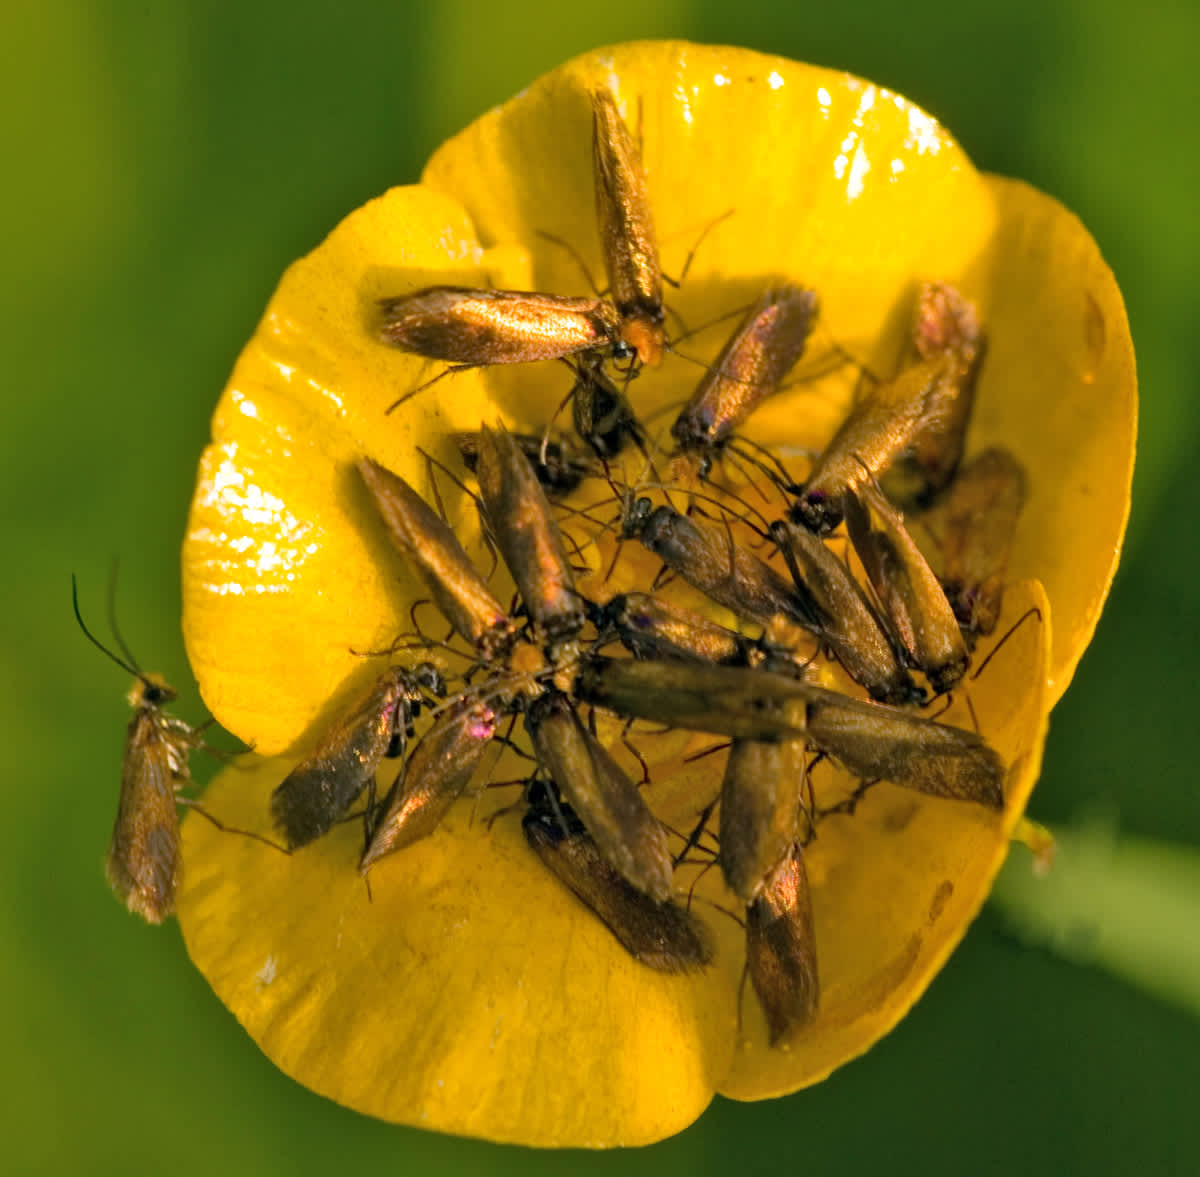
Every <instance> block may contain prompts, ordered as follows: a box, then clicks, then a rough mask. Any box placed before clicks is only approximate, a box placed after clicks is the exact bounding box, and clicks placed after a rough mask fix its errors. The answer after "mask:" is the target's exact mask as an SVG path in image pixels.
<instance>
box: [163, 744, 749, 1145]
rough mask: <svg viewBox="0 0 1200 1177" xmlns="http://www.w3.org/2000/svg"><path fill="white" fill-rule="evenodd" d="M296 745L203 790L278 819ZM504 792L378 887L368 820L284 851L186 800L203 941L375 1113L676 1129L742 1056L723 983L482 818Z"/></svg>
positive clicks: (228, 975) (457, 1127) (496, 1128)
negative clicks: (631, 942) (642, 948)
mask: <svg viewBox="0 0 1200 1177" xmlns="http://www.w3.org/2000/svg"><path fill="white" fill-rule="evenodd" d="M291 766H292V762H291V761H286V760H278V759H270V760H259V759H257V758H250V759H247V760H245V761H243V762H241V763H238V764H236V765H234V766H233V767H231V768H229V769H227V770H226V771H225V772H224V773H223V774H222V775H221V776H220V777H219V778H218V779H217V780H216V781H215V782H214V784H213V785H212V786H211V787H210V788H209V790H208V792H207V793H206V794H205V806H206V807H207V808H209V809H211V810H212V811H213V812H214V813H215V814H218V815H219V816H220V819H221V820H222V821H223V822H225V823H226V824H228V825H231V826H235V827H238V828H240V829H243V830H252V831H256V832H258V833H261V834H263V835H264V836H270V835H271V830H270V825H269V822H268V821H267V817H266V814H267V798H268V795H269V793H270V790H271V789H272V788H274V787H275V786H276V785H278V784H279V783H280V781H281V780H283V778H284V776H285V775H286V774H287V772H288V771H289V769H290V768H291ZM509 767H510V768H511V767H512V765H509ZM503 773H504V770H503V769H501V770H498V773H497V775H503ZM494 796H495V795H493V798H489V799H485V801H484V804H483V807H482V809H481V812H480V813H479V815H478V816H477V819H476V820H475V821H474V823H472V811H471V806H470V805H469V804H464V805H461V806H459V807H458V808H456V809H455V810H454V811H453V813H452V814H451V816H450V818H449V819H448V820H447V821H446V822H445V823H444V825H443V826H442V827H440V828H439V829H438V830H437V831H436V833H435V834H434V835H433V836H432V837H430V838H428V839H426V840H425V841H423V842H421V843H419V844H418V845H416V846H412V847H409V848H408V849H407V850H405V851H404V852H403V853H400V854H396V855H393V856H392V857H390V858H387V859H385V860H383V861H382V862H380V863H379V864H378V865H377V866H376V868H375V869H374V871H373V872H372V874H371V895H370V896H368V893H367V889H366V886H365V884H364V883H363V881H362V879H361V878H359V875H358V871H357V869H356V865H357V861H358V856H359V854H360V852H361V850H362V832H361V829H360V827H359V826H358V825H357V824H355V823H352V824H350V825H343V826H341V827H339V828H338V829H336V830H335V831H334V832H333V833H332V834H329V835H327V836H326V837H325V838H324V839H322V840H321V842H319V843H317V844H315V845H313V846H311V847H307V848H305V849H303V850H299V851H297V852H296V853H294V854H293V855H291V856H288V855H285V854H283V853H282V852H280V851H278V850H274V849H272V848H270V847H268V846H265V845H264V844H263V843H262V842H258V841H254V840H252V839H250V838H245V837H240V836H238V835H236V834H230V833H223V832H221V831H220V830H217V829H215V828H214V827H213V826H212V825H211V824H210V823H208V822H206V821H204V820H203V819H202V818H199V817H196V816H194V815H193V816H192V817H190V818H188V819H187V820H186V821H185V822H184V831H183V840H184V857H185V861H186V863H187V872H186V877H185V880H184V885H183V888H182V892H181V894H180V896H179V916H180V922H181V923H182V925H183V928H184V932H185V935H186V938H187V946H188V951H189V953H190V954H191V956H192V959H193V961H195V963H196V966H197V967H198V968H199V969H200V970H201V971H202V972H203V973H204V974H205V976H206V977H207V978H208V980H209V982H210V984H211V985H212V986H213V988H214V989H215V990H216V992H217V995H218V996H219V997H220V998H221V1000H222V1001H224V1002H225V1004H226V1005H228V1006H229V1008H230V1009H232V1010H233V1011H234V1012H235V1013H236V1014H237V1017H238V1019H239V1020H240V1021H241V1023H242V1024H243V1025H244V1026H245V1028H246V1030H247V1032H248V1033H249V1034H250V1035H251V1037H252V1038H253V1039H254V1040H255V1041H256V1042H257V1043H258V1044H259V1046H260V1047H261V1048H262V1049H263V1051H264V1052H265V1053H266V1054H267V1056H268V1057H269V1058H271V1059H272V1061H273V1062H275V1063H276V1065H277V1066H279V1067H280V1069H281V1070H283V1071H285V1072H286V1073H287V1074H289V1075H291V1076H292V1077H293V1078H295V1079H297V1080H299V1081H300V1082H301V1083H303V1084H304V1085H305V1086H307V1087H310V1088H312V1089H313V1090H314V1091H317V1092H320V1093H321V1094H322V1095H325V1096H328V1097H329V1098H330V1099H333V1100H336V1101H337V1102H339V1103H343V1104H346V1105H347V1106H349V1107H352V1108H355V1109H356V1110H358V1111H360V1112H365V1113H367V1114H368V1115H373V1116H378V1117H379V1118H380V1119H384V1120H393V1121H396V1122H397V1123H404V1124H413V1125H419V1126H422V1127H426V1128H434V1129H437V1130H439V1131H442V1132H454V1133H460V1134H462V1135H466V1136H484V1137H487V1138H489V1139H492V1140H502V1141H515V1142H520V1143H524V1144H535V1145H544V1146H552V1145H554V1146H566V1145H571V1146H577V1147H597V1146H614V1145H634V1144H645V1143H648V1142H649V1141H653V1140H658V1139H661V1138H662V1137H664V1136H669V1135H671V1134H673V1133H675V1132H678V1131H679V1130H680V1129H681V1128H684V1127H685V1126H686V1125H688V1124H690V1123H691V1122H692V1121H693V1120H694V1119H695V1118H696V1117H697V1116H698V1115H699V1114H700V1113H701V1112H702V1111H703V1110H704V1108H705V1107H706V1106H707V1104H708V1102H709V1100H710V1099H711V1098H712V1093H713V1091H714V1089H715V1088H716V1086H717V1083H718V1082H719V1081H720V1079H721V1077H722V1076H723V1075H724V1074H725V1072H726V1071H727V1070H728V1068H729V1059H730V1056H731V1053H732V1050H733V1046H734V1035H733V1026H734V1021H735V1014H734V996H733V991H732V986H730V985H723V986H722V985H714V984H713V983H712V974H699V975H689V976H664V975H662V974H660V973H656V972H653V971H651V970H650V969H648V968H645V967H644V966H642V965H640V964H638V963H637V962H636V961H634V960H633V959H632V958H631V957H630V956H629V955H628V954H627V953H626V952H625V951H624V950H623V949H622V948H620V946H619V945H617V943H616V941H615V940H613V939H612V937H611V936H610V934H609V933H608V931H607V930H606V929H605V928H604V926H603V925H602V924H601V923H600V922H599V921H598V920H597V919H595V917H594V916H592V915H591V913H590V912H589V911H587V910H586V909H585V908H584V907H583V906H582V905H581V904H580V903H579V902H578V901H577V900H576V899H575V898H574V897H573V896H572V895H571V894H570V893H569V892H567V891H566V890H565V889H564V888H563V887H562V885H561V884H559V883H558V882H557V881H556V880H555V879H554V878H553V876H551V875H550V874H549V872H547V871H545V870H544V869H542V867H541V866H540V864H538V862H537V860H536V858H535V857H534V855H533V852H532V851H531V850H530V849H529V848H528V847H527V846H526V845H525V840H524V837H523V836H522V833H521V820H520V815H519V814H517V813H515V812H510V813H508V814H507V815H506V816H504V817H502V818H500V819H499V820H498V821H497V822H496V823H495V824H494V825H493V826H492V827H491V828H490V829H489V828H488V823H487V821H486V815H487V813H488V811H489V809H494V808H495V807H496V805H497V804H498V802H497V801H496V800H495V799H494ZM504 800H505V801H507V802H511V801H512V800H513V796H512V791H511V790H509V791H508V796H507V798H505V799H504Z"/></svg>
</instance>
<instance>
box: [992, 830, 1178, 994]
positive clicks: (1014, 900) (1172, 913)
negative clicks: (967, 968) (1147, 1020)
mask: <svg viewBox="0 0 1200 1177" xmlns="http://www.w3.org/2000/svg"><path fill="white" fill-rule="evenodd" d="M1053 833H1054V836H1055V839H1056V841H1057V852H1056V854H1055V856H1054V864H1053V867H1052V868H1051V869H1050V870H1049V871H1048V872H1045V873H1040V872H1038V871H1035V870H1034V867H1033V863H1032V861H1031V859H1030V855H1029V852H1028V851H1027V850H1026V849H1025V848H1024V847H1023V846H1018V845H1016V844H1014V845H1013V848H1012V850H1011V852H1010V853H1009V858H1008V862H1007V863H1006V864H1005V866H1004V869H1003V871H1002V872H1001V874H1000V878H999V879H998V880H997V883H996V888H995V890H994V891H993V893H992V903H993V905H994V906H995V908H996V909H997V910H999V911H1000V913H1001V914H1002V915H1003V917H1004V918H1005V919H1006V920H1007V921H1008V922H1009V924H1010V925H1011V927H1012V929H1013V930H1014V931H1015V932H1016V934H1017V935H1018V936H1020V937H1021V938H1022V939H1024V940H1027V941H1029V942H1030V943H1032V944H1037V945H1040V946H1043V947H1046V948H1049V949H1050V950H1051V951H1052V952H1056V953H1058V954H1059V955H1061V956H1063V957H1064V958H1065V959H1067V960H1069V961H1072V962H1073V963H1075V964H1080V965H1090V966H1095V967H1098V968H1103V969H1107V970H1108V971H1109V972H1111V973H1113V974H1115V975H1116V976H1118V977H1120V978H1122V979H1123V980H1125V981H1128V982H1130V983H1131V984H1134V985H1136V986H1138V988H1140V989H1142V990H1144V991H1145V992H1146V993H1149V994H1151V995H1153V996H1155V997H1159V998H1161V999H1163V1000H1165V1001H1168V1002H1170V1003H1171V1004H1173V1005H1177V1006H1180V1007H1182V1008H1183V1009H1186V1010H1188V1011H1189V1012H1191V1013H1193V1014H1196V1015H1200V850H1197V849H1196V848H1195V847H1191V846H1183V845H1176V844H1172V843H1169V842H1156V841H1153V840H1151V839H1148V838H1137V837H1130V836H1127V835H1124V834H1121V833H1120V832H1119V831H1118V830H1117V828H1116V823H1115V822H1114V821H1111V820H1109V821H1105V820H1101V819H1095V818H1093V819H1091V820H1088V821H1085V822H1082V823H1081V824H1079V825H1078V826H1076V827H1074V828H1062V829H1055V830H1054V831H1053Z"/></svg>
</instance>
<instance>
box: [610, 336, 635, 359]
mask: <svg viewBox="0 0 1200 1177" xmlns="http://www.w3.org/2000/svg"><path fill="white" fill-rule="evenodd" d="M612 358H613V359H614V360H616V361H621V360H636V359H637V348H636V347H634V346H633V344H632V343H626V342H625V340H623V339H618V340H616V341H615V342H614V343H613V345H612Z"/></svg>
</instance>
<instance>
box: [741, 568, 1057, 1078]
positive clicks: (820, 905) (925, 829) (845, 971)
mask: <svg viewBox="0 0 1200 1177" xmlns="http://www.w3.org/2000/svg"><path fill="white" fill-rule="evenodd" d="M1034 607H1036V608H1038V609H1040V610H1041V613H1042V616H1041V618H1040V619H1038V618H1037V617H1036V616H1035V617H1031V618H1030V620H1029V621H1027V622H1025V623H1024V624H1022V625H1021V627H1020V628H1019V629H1017V630H1016V631H1015V632H1014V633H1013V635H1012V637H1011V638H1009V639H1008V641H1007V642H1004V644H1003V646H1002V647H1001V648H1000V649H999V650H998V652H997V654H996V657H995V659H994V660H993V661H992V662H990V663H989V664H988V665H987V666H986V667H984V669H983V673H982V674H981V675H980V676H979V678H978V679H977V680H975V681H970V680H968V683H967V686H966V688H965V690H961V689H960V691H959V692H958V694H959V696H960V698H959V700H958V701H956V703H955V706H954V708H953V709H952V710H951V711H950V712H949V713H948V714H947V715H945V716H944V717H942V720H941V722H945V723H953V724H955V725H957V726H959V727H970V725H971V720H970V713H969V711H968V709H967V707H966V704H965V701H964V700H963V699H962V696H963V695H965V694H969V695H970V698H971V703H972V705H973V707H974V710H975V712H976V714H978V716H979V724H980V729H981V732H982V734H983V735H984V737H985V738H986V739H987V741H988V743H990V744H991V745H992V746H993V747H994V748H995V749H996V750H997V751H998V752H999V753H1000V755H1001V757H1002V758H1003V759H1004V762H1005V764H1006V765H1007V766H1008V777H1007V780H1006V783H1005V788H1004V796H1005V807H1004V812H1003V814H994V813H990V812H987V811H985V810H983V809H982V808H981V807H979V806H976V805H971V804H966V803H956V802H951V801H945V800H941V799H939V798H935V797H926V796H923V795H921V794H918V793H913V792H911V791H906V790H903V789H899V788H896V787H895V786H892V785H880V786H877V787H876V789H875V790H873V791H872V792H869V793H868V794H867V796H866V798H864V800H863V801H862V802H861V803H860V804H859V806H858V808H857V810H856V812H855V814H854V816H853V817H843V816H838V815H835V816H832V817H829V818H827V819H825V821H824V822H822V823H821V824H819V825H818V828H817V837H816V838H815V840H814V841H813V842H811V843H810V844H809V846H808V848H807V849H806V850H805V862H806V865H807V869H808V878H809V886H810V888H811V891H812V904H813V913H814V918H815V921H816V940H817V960H818V970H819V973H820V979H821V1005H820V1008H819V1010H818V1013H817V1016H816V1018H815V1020H814V1021H813V1022H812V1023H810V1024H809V1025H808V1026H806V1027H804V1029H803V1030H802V1031H800V1033H799V1034H797V1035H796V1037H795V1038H794V1039H793V1040H792V1041H791V1042H790V1043H789V1044H788V1046H787V1048H786V1049H784V1050H779V1049H772V1048H771V1047H769V1046H768V1045H767V1037H766V1024H765V1021H764V1019H763V1017H762V1015H761V1013H760V1011H759V1010H758V1009H757V1008H756V1007H754V1006H753V1003H751V1002H746V1003H745V1005H744V1007H743V1010H742V1016H743V1028H744V1031H745V1037H744V1039H743V1041H742V1044H741V1049H740V1051H739V1053H738V1054H737V1056H736V1058H735V1061H734V1066H733V1069H732V1071H731V1073H730V1075H729V1077H728V1078H727V1079H726V1080H725V1081H724V1082H722V1083H721V1085H720V1088H719V1090H720V1091H721V1093H722V1094H723V1095H729V1096H732V1097H733V1098H735V1099H765V1098H767V1097H770V1096H775V1095H784V1094H786V1093H787V1092H790V1091H795V1090H797V1089H798V1088H800V1087H807V1086H808V1085H809V1084H812V1083H816V1082H818V1081H819V1080H821V1079H823V1078H825V1076H826V1075H828V1074H829V1073H830V1072H831V1071H833V1070H835V1069H836V1068H837V1067H839V1066H841V1065H842V1064H843V1063H846V1062H848V1061H849V1060H850V1059H852V1058H855V1057H856V1056H857V1055H860V1054H862V1053H863V1051H865V1050H867V1049H868V1048H869V1047H871V1046H872V1045H874V1043H875V1042H877V1041H878V1040H879V1039H880V1038H881V1037H883V1035H884V1034H886V1033H887V1032H888V1031H889V1030H890V1029H891V1028H892V1027H893V1026H894V1025H895V1024H896V1023H897V1022H898V1021H899V1020H900V1019H901V1018H902V1017H903V1016H904V1014H906V1013H907V1012H908V1010H909V1009H910V1008H911V1007H912V1005H913V1003H914V1002H915V1001H916V1000H917V999H918V998H919V997H920V996H921V994H922V993H923V992H924V991H925V989H926V987H927V986H928V985H929V982H930V981H931V980H932V979H933V977H934V976H935V975H936V973H937V971H938V970H939V969H940V968H941V967H942V965H943V964H944V963H945V962H946V959H947V957H948V956H949V955H950V953H951V952H952V951H953V950H954V948H955V947H956V945H957V944H958V942H959V941H960V940H961V939H962V937H963V935H964V933H965V932H966V930H967V926H968V925H969V924H970V922H971V920H972V919H974V918H975V915H976V914H977V913H978V911H979V909H980V907H982V905H983V901H984V899H986V898H987V894H988V891H989V890H990V889H991V885H992V880H993V879H994V878H995V877H996V873H997V872H998V871H999V870H1000V867H1001V866H1002V865H1003V863H1004V858H1005V855H1006V854H1007V851H1008V842H1009V838H1010V837H1011V835H1012V832H1013V830H1014V828H1015V827H1016V824H1017V822H1018V820H1019V819H1020V816H1021V813H1022V811H1023V810H1024V808H1025V804H1026V802H1027V801H1028V799H1029V794H1030V792H1031V790H1032V789H1033V785H1034V782H1035V781H1036V780H1037V776H1038V772H1039V771H1040V769H1041V760H1042V744H1043V742H1044V740H1045V735H1046V716H1045V698H1044V694H1045V692H1044V688H1043V686H1042V683H1043V682H1044V669H1045V666H1046V661H1047V654H1048V651H1049V648H1050V625H1049V610H1048V609H1047V606H1046V600H1045V594H1044V593H1043V592H1042V591H1041V587H1040V586H1039V585H1038V584H1037V583H1036V582H1033V581H1030V582H1026V583H1023V584H1019V585H1013V586H1011V587H1010V588H1009V590H1008V592H1007V593H1006V594H1005V598H1004V615H1003V617H1002V619H1001V622H1000V625H999V626H998V627H997V632H996V634H995V635H994V636H993V637H992V638H990V639H989V640H988V642H987V643H982V644H981V646H980V648H979V650H978V652H977V655H978V659H979V661H978V665H981V666H982V664H983V659H984V658H986V657H987V655H988V654H989V653H990V652H991V651H992V650H993V649H995V648H996V647H997V646H998V645H999V643H1000V642H1002V641H1003V640H1004V635H1005V633H1006V631H1007V630H1008V629H1009V627H1010V626H1011V625H1012V624H1013V622H1014V621H1016V620H1017V618H1019V617H1021V616H1022V615H1023V614H1024V613H1025V612H1026V611H1027V610H1028V609H1030V608H1034ZM972 673H974V672H972ZM842 775H843V776H844V774H842ZM846 783H847V782H844V781H843V782H841V787H842V788H845V787H846ZM851 783H852V782H851ZM818 801H820V795H818Z"/></svg>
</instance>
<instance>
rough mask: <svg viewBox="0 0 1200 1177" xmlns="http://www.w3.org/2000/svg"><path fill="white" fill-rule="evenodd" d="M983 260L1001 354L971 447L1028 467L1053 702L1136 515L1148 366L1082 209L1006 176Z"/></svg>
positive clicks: (1022, 558)
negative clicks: (1012, 456)
mask: <svg viewBox="0 0 1200 1177" xmlns="http://www.w3.org/2000/svg"><path fill="white" fill-rule="evenodd" d="M988 183H989V186H990V188H991V190H992V192H993V194H994V196H995V200H996V209H997V212H998V216H997V229H996V233H995V236H994V238H993V241H992V243H991V245H990V247H989V250H988V254H987V257H986V259H985V261H984V263H983V265H982V266H981V275H980V285H981V291H982V292H986V293H985V295H984V297H983V299H982V302H983V313H984V321H985V322H986V323H987V324H988V325H989V352H988V356H987V359H986V361H985V363H984V366H983V372H982V375H981V378H980V387H979V393H978V400H977V403H976V406H975V414H974V418H973V420H972V423H971V448H972V450H978V449H982V448H984V447H985V446H988V445H1005V446H1007V447H1008V448H1009V449H1011V450H1012V451H1013V452H1014V453H1016V454H1019V455H1020V458H1021V461H1022V462H1023V463H1024V464H1025V467H1026V469H1027V471H1028V474H1029V494H1028V498H1027V500H1026V503H1025V510H1024V513H1023V514H1022V516H1021V522H1020V526H1019V529H1018V532H1017V545H1016V548H1015V550H1014V552H1013V558H1012V562H1011V564H1010V566H1009V573H1010V575H1012V576H1013V577H1014V578H1019V577H1027V576H1032V577H1037V578H1038V579H1039V580H1041V582H1042V583H1043V585H1044V586H1045V588H1046V595H1047V597H1048V598H1049V599H1050V604H1051V608H1052V609H1053V612H1054V648H1053V650H1052V651H1051V656H1050V692H1049V697H1048V702H1049V704H1050V705H1053V704H1054V703H1056V702H1057V701H1058V700H1059V699H1060V698H1061V697H1062V693H1063V691H1065V690H1066V689H1067V687H1068V686H1069V685H1070V682H1071V678H1072V676H1073V675H1074V673H1075V667H1076V666H1077V665H1078V663H1079V659H1080V658H1081V657H1082V656H1083V651H1084V650H1085V649H1086V648H1087V644H1088V642H1090V641H1091V638H1092V634H1093V633H1094V632H1095V628H1096V622H1097V621H1098V620H1099V617H1100V610H1101V608H1102V607H1103V605H1104V601H1105V599H1106V598H1107V596H1108V590H1109V587H1110V585H1111V584H1112V578H1113V575H1114V573H1115V572H1116V570H1117V561H1118V560H1119V559H1120V555H1121V541H1122V539H1123V538H1124V535H1125V525H1126V524H1127V523H1128V521H1129V502H1130V490H1131V488H1132V484H1133V458H1134V449H1135V443H1136V440H1137V376H1136V373H1135V371H1134V359H1133V341H1132V339H1131V338H1130V335H1129V322H1128V319H1127V318H1126V315H1125V304H1124V303H1123V302H1122V300H1121V292H1120V290H1118V289H1117V283H1116V280H1115V279H1114V278H1113V275H1112V271H1111V270H1110V269H1109V268H1108V266H1107V265H1105V264H1104V260H1103V259H1102V258H1101V256H1100V251H1099V249H1097V247H1096V243H1095V241H1093V240H1092V238H1091V236H1090V235H1089V234H1088V231H1087V230H1086V229H1085V228H1084V227H1083V225H1082V224H1081V223H1080V221H1079V219H1078V217H1076V216H1075V215H1074V214H1073V213H1071V212H1069V211H1068V210H1067V209H1065V208H1063V206H1062V205H1061V204H1059V203H1058V202H1057V201H1055V200H1052V199H1051V198H1050V197H1048V196H1046V195H1044V194H1043V193H1041V192H1038V191H1037V190H1036V189H1034V188H1030V187H1029V185H1028V184H1022V183H1021V182H1019V181H1017V180H1005V179H1002V178H1000V177H998V176H991V177H989V178H988Z"/></svg>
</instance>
